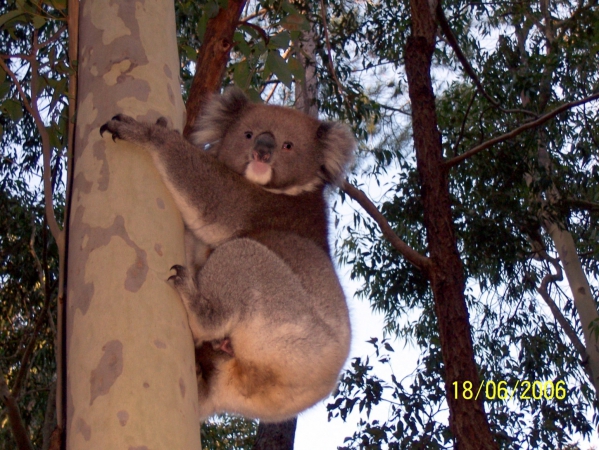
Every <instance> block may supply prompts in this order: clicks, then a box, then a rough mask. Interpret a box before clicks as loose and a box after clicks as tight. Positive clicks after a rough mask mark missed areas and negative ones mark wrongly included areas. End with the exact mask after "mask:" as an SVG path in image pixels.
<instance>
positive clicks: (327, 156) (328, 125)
mask: <svg viewBox="0 0 599 450" xmlns="http://www.w3.org/2000/svg"><path fill="white" fill-rule="evenodd" d="M316 138H317V140H318V142H319V145H320V148H321V151H322V152H323V156H324V161H323V165H322V168H321V170H322V177H323V179H324V180H325V181H327V182H328V183H332V184H339V183H341V182H342V181H343V177H344V176H345V171H346V170H347V168H348V166H349V165H350V164H351V163H352V162H353V160H354V152H355V150H356V140H355V138H354V135H353V133H352V132H351V130H350V129H349V127H347V126H346V125H343V124H341V123H337V122H322V123H321V124H320V126H319V127H318V131H317V132H316Z"/></svg>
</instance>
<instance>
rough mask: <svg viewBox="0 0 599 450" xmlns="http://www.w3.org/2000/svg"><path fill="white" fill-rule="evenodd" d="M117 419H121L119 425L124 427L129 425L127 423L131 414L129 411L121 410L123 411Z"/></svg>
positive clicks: (118, 413) (118, 414)
mask: <svg viewBox="0 0 599 450" xmlns="http://www.w3.org/2000/svg"><path fill="white" fill-rule="evenodd" d="M116 417H117V419H119V423H120V424H121V426H122V427H124V426H125V425H127V422H128V421H129V413H128V412H127V411H125V410H121V411H119V412H117V413H116Z"/></svg>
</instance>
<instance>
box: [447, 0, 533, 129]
mask: <svg viewBox="0 0 599 450" xmlns="http://www.w3.org/2000/svg"><path fill="white" fill-rule="evenodd" d="M436 11H437V14H436V15H437V22H439V26H440V27H441V31H443V34H444V35H445V38H446V39H447V43H448V44H449V45H450V47H451V48H452V49H453V51H454V53H455V56H456V58H458V61H460V63H461V64H462V67H463V68H464V72H466V74H467V75H468V76H469V77H470V79H471V80H472V81H473V82H474V85H475V86H476V89H477V90H478V91H479V92H480V93H481V94H482V95H483V96H484V97H485V98H486V99H487V100H488V101H489V102H490V103H491V104H492V105H493V106H495V107H496V108H497V109H499V110H500V111H501V112H504V113H522V114H528V115H530V116H534V117H538V115H537V114H535V113H534V112H532V111H528V110H525V109H504V108H502V107H501V105H500V104H499V102H498V101H497V100H495V99H494V98H493V97H492V96H491V95H490V94H488V93H487V91H485V88H484V87H483V85H482V83H481V81H480V79H479V78H478V75H476V72H475V71H474V68H473V67H472V66H471V65H470V61H468V58H466V55H464V52H463V51H462V49H461V47H460V44H459V43H458V40H457V38H456V37H455V35H454V34H453V31H452V30H451V27H450V26H449V22H448V21H447V17H445V13H444V12H443V8H442V6H441V2H438V3H437V10H436Z"/></svg>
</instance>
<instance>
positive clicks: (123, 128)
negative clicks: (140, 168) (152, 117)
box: [100, 114, 149, 143]
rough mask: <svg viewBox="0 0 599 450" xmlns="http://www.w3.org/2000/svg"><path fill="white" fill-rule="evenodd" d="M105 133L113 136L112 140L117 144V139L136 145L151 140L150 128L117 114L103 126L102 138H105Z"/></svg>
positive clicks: (101, 130) (101, 128)
mask: <svg viewBox="0 0 599 450" xmlns="http://www.w3.org/2000/svg"><path fill="white" fill-rule="evenodd" d="M105 131H108V132H109V133H110V134H112V140H113V141H115V142H116V140H117V138H118V139H122V140H124V141H129V142H135V143H145V142H147V141H148V140H149V133H148V126H147V125H145V124H142V123H139V122H138V121H137V120H135V119H134V118H133V117H129V116H126V115H125V114H117V115H116V116H114V117H113V118H112V119H110V120H109V121H108V122H106V123H105V124H104V125H102V126H101V127H100V136H103V135H104V132H105Z"/></svg>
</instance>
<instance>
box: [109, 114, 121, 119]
mask: <svg viewBox="0 0 599 450" xmlns="http://www.w3.org/2000/svg"><path fill="white" fill-rule="evenodd" d="M119 116H120V114H117V115H116V116H112V119H110V120H120V118H119Z"/></svg>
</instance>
